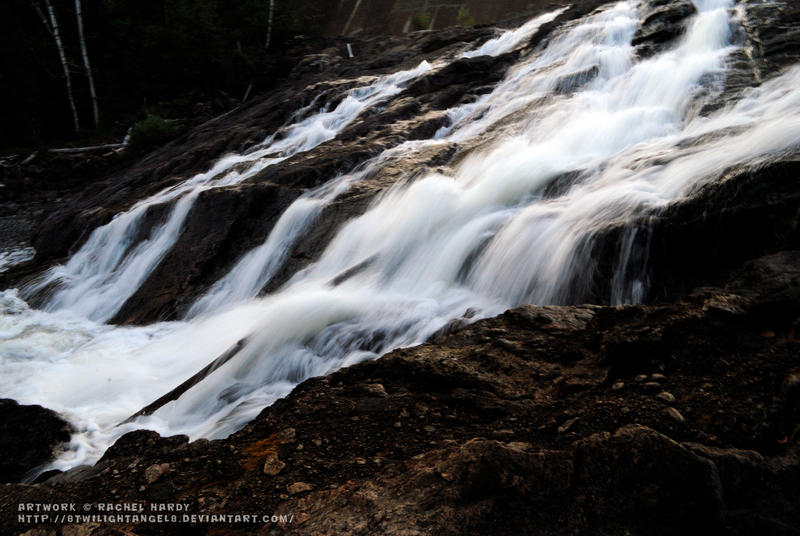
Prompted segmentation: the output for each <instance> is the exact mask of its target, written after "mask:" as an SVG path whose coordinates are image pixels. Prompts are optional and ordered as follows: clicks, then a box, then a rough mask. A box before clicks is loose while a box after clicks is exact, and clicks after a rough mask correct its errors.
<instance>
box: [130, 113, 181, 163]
mask: <svg viewBox="0 0 800 536" xmlns="http://www.w3.org/2000/svg"><path fill="white" fill-rule="evenodd" d="M179 131H180V129H179V128H178V127H177V126H176V125H175V124H174V123H171V122H170V121H168V120H166V119H164V118H162V117H161V116H158V115H154V114H148V115H147V117H145V118H144V119H143V120H141V121H139V122H137V123H136V124H134V125H133V127H132V128H131V137H130V139H129V140H128V146H127V147H126V151H128V152H130V153H132V154H139V153H145V152H147V151H149V150H151V149H154V148H156V147H158V146H159V145H163V144H164V143H166V142H168V141H169V140H171V139H172V138H173V137H175V136H176V135H177V134H178V132H179Z"/></svg>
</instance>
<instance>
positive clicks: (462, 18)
mask: <svg viewBox="0 0 800 536" xmlns="http://www.w3.org/2000/svg"><path fill="white" fill-rule="evenodd" d="M456 21H458V25H459V26H465V27H468V28H471V27H473V26H475V17H473V16H472V13H470V12H469V8H468V7H467V6H461V7H460V8H458V15H456Z"/></svg>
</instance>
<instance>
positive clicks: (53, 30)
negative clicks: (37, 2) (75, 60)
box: [44, 0, 81, 132]
mask: <svg viewBox="0 0 800 536" xmlns="http://www.w3.org/2000/svg"><path fill="white" fill-rule="evenodd" d="M44 5H45V6H46V7H47V14H48V16H49V19H50V26H49V27H48V30H49V31H50V34H51V35H52V36H53V39H54V40H55V42H56V48H58V57H59V59H60V60H61V68H62V69H63V70H64V84H65V85H66V86H67V98H68V99H69V106H70V108H72V122H73V124H74V125H75V132H78V131H80V129H81V124H80V120H79V119H78V108H76V107H75V98H74V97H73V95H72V76H70V73H69V65H68V64H67V55H66V54H65V53H64V44H63V43H62V42H61V32H60V31H59V30H58V19H56V13H55V11H54V10H53V4H51V3H50V0H44Z"/></svg>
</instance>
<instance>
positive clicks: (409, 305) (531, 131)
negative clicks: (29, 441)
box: [0, 0, 800, 468]
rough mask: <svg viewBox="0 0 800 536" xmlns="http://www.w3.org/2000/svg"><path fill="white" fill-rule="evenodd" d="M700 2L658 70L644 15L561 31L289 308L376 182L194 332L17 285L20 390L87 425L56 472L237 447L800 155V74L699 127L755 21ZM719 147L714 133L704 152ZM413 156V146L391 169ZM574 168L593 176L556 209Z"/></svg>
mask: <svg viewBox="0 0 800 536" xmlns="http://www.w3.org/2000/svg"><path fill="white" fill-rule="evenodd" d="M696 4H697V7H698V9H699V14H698V15H696V16H695V17H693V18H692V20H691V21H690V23H689V26H688V28H687V34H686V36H685V37H684V38H683V39H682V40H681V41H680V42H679V43H677V44H676V46H675V47H673V48H672V49H671V50H668V51H666V52H663V53H661V54H659V55H656V56H654V57H652V58H649V59H647V60H638V59H636V57H635V55H634V50H633V48H632V47H631V46H630V41H631V38H632V37H633V34H634V32H635V30H636V28H637V25H638V23H639V19H640V17H641V14H640V13H639V11H638V8H637V4H636V2H633V1H624V2H620V3H618V4H616V5H615V6H612V7H610V8H608V9H605V10H603V11H601V12H599V13H597V14H595V15H593V16H592V17H589V18H587V19H584V20H582V21H580V22H579V23H577V24H574V25H572V26H570V27H569V28H567V29H565V30H564V31H562V32H561V33H560V34H558V35H557V36H556V37H554V39H553V40H552V41H551V42H550V43H549V45H548V46H547V47H546V48H545V49H544V50H541V51H540V52H538V53H536V54H534V55H531V56H528V57H526V58H524V59H523V60H522V61H521V62H520V63H519V64H518V65H516V66H515V67H514V68H513V69H511V70H510V71H509V73H508V75H507V77H506V79H505V80H504V81H502V82H501V83H500V84H498V85H497V87H496V88H495V90H494V91H493V92H492V93H490V94H488V95H486V96H484V97H482V98H481V99H479V100H478V101H476V102H475V103H472V104H471V105H468V106H464V107H460V108H457V109H454V110H451V111H450V117H451V118H452V124H451V125H450V126H449V127H447V128H446V129H443V130H442V131H440V132H439V133H438V134H437V139H435V140H428V141H427V142H425V143H430V144H433V143H459V144H462V145H463V146H464V147H466V148H469V147H473V146H476V145H477V147H476V148H474V149H473V150H472V151H471V152H470V153H469V154H468V155H467V157H466V158H464V159H462V160H461V161H460V162H459V163H458V165H457V166H456V167H455V168H454V169H453V170H452V173H449V174H448V175H443V174H428V175H425V176H422V177H420V178H418V179H417V180H416V181H414V182H413V183H411V184H410V185H403V186H398V187H395V188H393V189H391V190H390V191H388V192H387V193H386V194H385V195H383V196H382V197H381V198H380V199H379V200H377V201H376V202H375V203H374V204H373V206H372V207H371V208H370V209H369V210H368V211H367V212H366V213H365V214H363V215H362V216H360V217H358V218H355V219H353V220H351V221H350V222H348V223H347V224H346V225H345V226H344V227H343V228H342V229H340V230H339V231H338V233H337V235H336V237H335V238H334V239H333V241H332V242H331V243H330V244H329V245H328V247H327V248H326V250H325V252H324V253H323V255H322V256H321V258H320V259H319V260H318V261H317V262H316V263H314V264H312V265H311V266H309V267H308V268H307V269H305V270H303V271H301V272H299V273H297V274H295V276H294V277H293V278H292V280H291V281H289V283H287V284H286V285H285V286H284V287H283V288H282V289H280V290H279V291H278V292H275V293H274V294H272V295H269V296H266V297H264V298H260V299H252V298H251V299H246V298H248V297H251V296H254V295H255V294H256V293H257V292H258V290H260V288H261V287H262V286H263V284H264V283H265V282H266V281H267V280H268V279H269V277H271V274H273V273H274V272H275V270H276V269H277V268H278V267H279V264H280V262H281V257H282V256H283V255H285V251H286V249H287V248H288V247H289V245H290V244H291V243H294V241H296V240H298V239H299V237H301V235H302V234H303V232H304V229H307V228H308V227H309V226H310V225H313V224H314V215H315V214H316V213H318V211H319V210H320V208H321V206H323V205H324V204H325V203H327V202H330V200H331V199H333V198H334V197H335V196H336V195H338V194H339V193H340V188H346V187H347V185H348V184H349V181H352V180H361V177H362V176H361V175H360V174H359V173H355V174H353V175H351V176H345V177H344V178H342V177H339V178H336V179H334V181H333V182H331V183H330V184H329V185H327V186H326V187H324V188H322V189H320V190H318V191H316V192H311V193H309V195H307V196H306V197H304V198H301V200H299V201H298V202H297V203H296V204H295V205H293V206H292V208H290V209H289V211H287V213H286V214H284V215H283V217H282V218H281V220H280V222H279V223H278V224H276V227H275V229H274V230H273V232H272V234H271V235H270V237H269V238H268V239H267V241H266V242H265V244H264V245H263V246H261V247H260V248H257V249H256V250H254V251H253V252H251V253H250V254H248V255H247V256H245V258H244V259H242V260H240V261H239V262H238V263H237V267H236V268H234V270H233V272H232V274H236V275H231V276H229V277H228V278H226V279H223V280H221V282H220V283H218V286H217V288H215V289H212V291H211V292H210V293H209V294H208V295H207V296H206V297H205V298H203V300H206V301H205V302H203V301H202V300H201V302H202V303H201V302H199V304H198V305H197V310H196V311H195V312H202V313H203V314H201V315H198V316H197V317H196V318H194V319H193V320H191V321H190V322H180V323H178V322H175V323H164V324H156V325H152V326H147V327H138V328H118V327H111V326H107V325H104V324H101V323H98V322H94V321H92V320H87V319H86V317H87V316H88V317H92V315H91V313H89V314H78V313H75V312H70V310H62V311H59V312H57V313H48V312H42V311H35V310H31V309H30V308H28V307H27V306H26V305H25V303H24V302H23V301H22V300H20V299H19V298H18V297H17V296H16V293H15V292H13V291H6V292H5V293H3V294H2V299H0V340H1V341H2V344H3V346H2V352H0V370H2V377H1V378H2V379H0V387H2V393H3V396H10V397H12V398H16V399H18V400H20V401H21V402H25V403H40V404H43V405H45V406H47V407H50V408H53V409H56V410H58V411H61V412H62V413H63V414H64V415H65V416H67V417H68V418H69V419H70V421H71V422H73V423H75V424H76V426H78V427H79V429H80V433H78V434H76V435H75V437H74V438H73V441H72V445H71V449H70V450H69V451H68V452H66V453H64V455H63V456H62V457H61V458H60V459H59V460H58V461H57V462H56V464H55V466H56V467H59V468H64V467H69V466H72V465H75V464H77V463H82V462H86V461H92V460H96V459H97V457H98V456H99V455H100V454H102V452H103V451H104V449H105V448H106V447H107V446H108V445H109V444H110V443H111V442H113V440H114V439H115V438H117V437H119V435H120V434H121V433H123V432H125V431H128V430H130V429H133V428H141V427H146V428H151V429H154V430H156V431H158V432H160V433H162V434H175V433H187V434H189V435H190V436H191V437H192V438H197V437H222V436H225V435H227V434H229V433H231V432H232V431H234V430H236V429H238V428H239V427H241V426H242V425H243V424H244V423H245V422H247V421H248V420H249V419H251V418H253V417H254V416H255V415H256V414H257V413H258V412H259V411H260V410H261V409H262V408H263V407H264V406H266V405H268V404H270V403H272V402H273V401H274V400H275V399H276V398H277V397H280V396H284V395H285V394H286V393H288V392H289V391H290V390H291V388H292V387H293V386H295V385H296V384H297V383H299V382H300V381H302V380H303V379H305V378H308V377H310V376H314V375H320V374H325V373H328V372H330V371H332V370H335V369H337V368H340V367H342V366H346V365H348V364H351V363H356V362H358V361H361V360H364V359H371V358H375V357H377V356H378V355H380V354H381V353H383V352H385V351H387V350H389V349H391V348H396V347H399V346H406V345H412V344H417V343H419V342H422V341H424V340H425V339H426V338H427V337H429V336H430V335H431V334H432V333H434V332H435V331H436V330H437V329H439V328H440V327H441V326H443V325H444V324H446V323H447V322H449V321H450V320H452V319H454V318H458V317H460V316H461V315H463V314H464V312H465V311H466V309H467V308H472V309H474V310H476V311H477V315H476V317H475V318H479V317H485V316H489V315H493V314H496V313H499V312H501V311H503V310H505V309H506V308H508V307H511V306H514V305H518V304H521V303H526V302H535V303H558V302H562V301H569V300H571V299H574V297H575V295H574V293H575V284H574V283H575V281H576V279H577V281H578V282H579V283H580V282H581V281H584V280H585V278H583V279H582V278H581V274H582V270H584V269H586V268H587V264H586V263H587V259H585V258H583V257H582V255H581V244H582V243H583V241H584V240H585V239H586V238H587V237H589V236H591V234H592V233H594V232H597V231H598V230H601V229H603V228H604V227H606V226H608V225H611V224H613V223H615V222H622V221H627V220H629V219H630V218H631V217H632V216H634V215H637V214H644V213H648V212H650V211H653V210H657V209H658V208H660V207H664V206H666V205H667V204H669V203H671V202H673V201H675V200H676V199H679V198H680V197H682V196H684V195H686V194H687V193H688V192H690V191H691V189H692V188H695V187H697V186H698V185H700V184H702V183H704V182H707V181H711V180H715V179H716V178H717V177H719V175H720V173H721V172H722V171H723V170H725V169H726V168H728V167H730V166H732V165H735V164H738V163H743V162H752V161H757V160H758V159H762V158H769V157H772V156H775V155H778V154H780V153H781V152H782V151H785V150H789V149H796V148H797V147H798V143H799V141H800V117H798V114H797V110H798V109H800V89H798V88H800V67H797V66H796V67H794V68H792V69H790V70H788V71H787V72H786V73H784V74H783V75H781V76H779V77H777V78H775V79H773V80H770V81H767V82H766V83H765V84H763V85H762V86H761V87H760V88H758V89H751V90H748V91H747V92H745V93H744V94H742V95H741V96H740V98H739V99H738V100H736V101H735V102H734V103H733V104H730V105H728V106H727V107H725V108H723V109H720V110H719V111H717V112H714V113H713V114H712V115H710V116H700V115H698V114H697V110H698V109H700V105H701V104H702V102H703V100H704V99H706V98H710V97H708V96H707V93H708V92H709V87H710V94H711V96H712V97H713V94H714V87H715V84H713V83H712V84H711V85H710V86H709V84H708V82H707V81H708V80H711V81H712V82H713V81H715V80H716V81H719V80H721V79H722V78H723V77H724V75H725V70H726V67H725V59H726V57H727V55H728V54H729V53H730V52H731V51H732V50H733V49H734V46H733V45H732V44H731V43H730V35H731V26H732V25H736V24H738V21H737V20H736V15H735V12H733V11H732V10H730V9H729V8H730V6H731V2H730V1H728V0H704V1H700V0H698V1H697V2H696ZM593 67H596V68H597V72H596V74H595V75H594V77H593V78H592V79H591V80H590V81H588V82H586V83H585V84H584V85H583V86H581V87H577V88H573V90H572V91H571V92H562V93H560V94H556V93H554V89H555V88H557V87H559V83H560V81H562V80H564V79H565V77H568V76H570V75H573V74H575V73H581V72H585V71H587V70H589V69H591V68H593ZM704 95H706V96H704ZM707 134H714V135H713V136H705V137H704V138H702V139H704V140H706V141H702V142H701V141H699V140H698V139H699V138H701V137H703V136H704V135H707ZM479 142H480V145H478V143H479ZM406 150H407V151H409V152H411V151H413V150H414V147H412V146H409V147H405V146H401V147H400V148H398V149H397V150H396V151H395V153H394V154H393V155H392V156H393V157H395V158H396V157H398V154H399V155H400V156H402V154H403V151H406ZM230 158H249V156H248V157H244V156H242V157H230ZM380 162H381V160H378V161H377V162H376V165H380ZM219 165H220V164H217V166H219ZM568 172H577V173H579V174H580V180H579V181H578V182H577V183H576V184H574V185H573V186H571V187H569V188H568V189H566V191H564V192H562V193H561V194H560V195H557V196H555V197H551V198H547V199H545V198H543V197H542V195H541V194H542V191H543V189H544V188H545V187H546V186H547V185H548V184H549V183H550V182H551V181H552V180H553V179H554V178H557V177H559V176H560V175H562V174H564V173H568ZM192 188H194V186H191V187H186V188H185V189H184V190H183V191H184V192H186V194H185V195H184V196H183V197H181V199H184V198H186V197H187V196H188V195H189V194H188V192H191V191H193V190H192ZM165 195H166V194H165ZM134 210H136V209H134ZM173 210H175V209H173ZM123 217H126V216H125V215H123V216H120V218H123ZM109 239H110V238H109ZM109 243H110V244H116V242H109ZM103 251H104V249H103V248H100V249H99V250H98V254H101V253H102V252H103ZM78 255H80V253H79V254H78ZM78 255H76V256H78ZM71 262H72V261H70V263H71ZM241 267H247V269H245V268H241ZM355 267H358V269H354V268H355ZM237 270H241V272H239V273H237ZM116 271H119V268H117V269H116ZM116 271H114V270H112V273H116ZM343 274H347V277H343ZM340 276H342V277H340ZM333 281H338V283H339V284H338V285H337V284H334V283H333ZM240 283H241V288H237V287H236V286H237V285H239V284H240ZM627 284H631V285H634V286H635V285H636V284H637V282H636V281H633V282H627ZM638 284H641V282H639V283H638ZM98 286H102V284H100V285H95V286H93V287H91V288H87V295H90V296H91V294H90V293H89V292H88V291H89V290H91V289H93V288H97V287H98ZM579 287H580V285H578V289H579ZM220 289H223V291H222V292H218V291H220ZM226 296H232V297H231V298H227V297H226ZM240 298H242V301H239V299H240ZM94 299H95V298H94V297H92V300H94ZM215 300H218V301H215ZM79 302H80V300H76V303H79ZM98 307H99V306H95V307H93V309H92V310H96V309H97V308H98ZM67 309H69V308H67ZM73 310H74V309H73ZM245 337H249V342H248V344H247V345H246V346H245V347H244V348H243V349H242V350H241V351H239V352H238V353H237V354H236V355H235V356H234V357H233V358H232V359H231V360H230V361H228V362H227V363H225V364H224V365H223V366H221V367H220V368H219V369H217V370H216V371H214V372H213V373H212V374H211V375H209V376H208V377H207V378H206V379H204V380H203V381H202V382H200V383H199V384H198V385H196V386H195V387H193V388H192V389H190V390H189V391H187V392H186V393H185V394H183V395H182V396H181V397H180V398H179V399H178V400H176V401H174V402H171V403H169V404H167V405H166V406H164V407H163V408H161V409H159V410H158V411H156V412H155V414H153V415H152V416H149V417H143V418H140V419H139V420H137V421H136V422H135V423H131V424H128V425H125V426H122V427H116V428H115V427H114V425H115V424H116V423H118V422H120V421H121V420H123V419H125V418H126V417H127V416H129V415H130V414H132V413H134V412H136V411H137V410H139V409H140V408H141V407H143V406H144V405H146V404H148V403H149V402H151V401H152V400H154V399H156V398H158V397H159V396H161V395H163V394H164V393H166V392H168V391H169V390H171V389H172V388H174V387H175V386H177V385H179V384H180V383H182V382H183V381H184V380H186V379H187V378H188V377H190V376H191V375H192V374H194V373H195V372H197V371H199V370H200V369H202V368H203V367H204V366H205V365H207V364H208V363H209V362H210V361H211V360H213V359H214V358H216V357H217V356H219V355H220V354H222V353H223V352H224V351H225V350H227V349H228V348H230V347H231V346H232V345H233V344H234V343H236V342H237V341H239V340H241V339H243V338H245Z"/></svg>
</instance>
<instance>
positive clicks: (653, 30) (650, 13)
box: [631, 0, 697, 57]
mask: <svg viewBox="0 0 800 536" xmlns="http://www.w3.org/2000/svg"><path fill="white" fill-rule="evenodd" d="M647 7H648V10H647V11H646V13H645V16H644V20H643V21H642V24H641V26H639V29H638V30H637V31H636V34H635V35H634V36H633V41H631V44H632V45H633V46H635V47H638V52H639V55H641V56H645V57H647V56H651V55H653V54H655V53H656V52H658V51H660V50H661V49H662V48H664V46H665V45H666V44H668V43H670V42H671V41H674V40H675V39H676V38H678V37H680V36H681V35H682V34H683V32H684V30H685V28H684V21H685V20H686V19H687V18H688V17H690V16H691V15H694V14H695V13H697V8H695V6H694V4H693V3H692V2H689V1H687V0H669V1H664V0H654V1H651V2H649V4H648V6H647Z"/></svg>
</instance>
